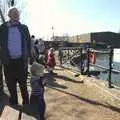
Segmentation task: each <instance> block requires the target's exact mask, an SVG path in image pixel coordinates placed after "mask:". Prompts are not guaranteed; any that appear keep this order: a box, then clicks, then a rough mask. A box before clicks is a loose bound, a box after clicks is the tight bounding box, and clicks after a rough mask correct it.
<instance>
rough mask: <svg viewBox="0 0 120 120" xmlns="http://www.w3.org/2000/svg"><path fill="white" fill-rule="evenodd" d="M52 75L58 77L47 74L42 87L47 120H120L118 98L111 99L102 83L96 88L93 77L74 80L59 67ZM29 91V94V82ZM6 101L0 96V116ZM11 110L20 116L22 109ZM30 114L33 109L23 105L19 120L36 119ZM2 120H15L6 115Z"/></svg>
mask: <svg viewBox="0 0 120 120" xmlns="http://www.w3.org/2000/svg"><path fill="white" fill-rule="evenodd" d="M55 72H56V73H57V75H53V76H52V75H48V82H47V87H46V88H45V101H46V120H120V99H119V98H118V99H116V98H115V97H114V96H112V94H113V93H111V92H109V90H108V89H107V87H106V86H105V87H104V86H101V84H103V82H102V83H100V84H97V85H96V83H97V82H96V80H95V79H94V78H88V77H85V76H80V77H75V76H74V74H73V73H71V72H70V71H68V70H66V69H63V68H59V67H56V69H55ZM28 88H29V91H30V87H29V82H28ZM6 91H7V90H6ZM106 91H107V92H106ZM6 93H7V94H8V92H6ZM18 93H19V102H20V103H21V95H20V92H19V91H18ZM110 93H111V94H110ZM118 97H119V96H118ZM7 98H8V97H7V96H4V98H3V97H0V100H1V102H0V108H1V109H0V113H1V115H2V114H3V111H4V109H5V106H9V104H8V103H7V102H8V99H7ZM12 108H14V109H15V110H16V111H18V112H16V114H18V116H20V114H21V112H20V110H21V106H17V107H12ZM32 112H34V113H35V106H25V107H24V108H22V114H21V117H20V119H19V120H36V116H35V115H34V114H33V113H32ZM13 114H14V113H13ZM8 116H9V114H8ZM5 120H16V119H12V117H11V116H9V119H5Z"/></svg>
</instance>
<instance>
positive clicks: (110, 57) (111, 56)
mask: <svg viewBox="0 0 120 120" xmlns="http://www.w3.org/2000/svg"><path fill="white" fill-rule="evenodd" d="M112 69H113V48H112V47H111V46H110V55H109V75H108V87H109V88H112V87H113V86H112V82H111V74H112Z"/></svg>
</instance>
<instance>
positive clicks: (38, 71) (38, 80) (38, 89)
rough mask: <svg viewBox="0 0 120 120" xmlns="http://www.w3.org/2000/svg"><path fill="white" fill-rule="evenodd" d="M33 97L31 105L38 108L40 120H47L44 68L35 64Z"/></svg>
mask: <svg viewBox="0 0 120 120" xmlns="http://www.w3.org/2000/svg"><path fill="white" fill-rule="evenodd" d="M31 74H32V77H31V88H32V91H31V96H30V104H36V105H37V108H38V112H39V115H38V120H45V117H44V116H45V100H44V85H45V81H44V80H45V76H44V66H43V65H41V64H39V63H37V62H33V64H32V66H31Z"/></svg>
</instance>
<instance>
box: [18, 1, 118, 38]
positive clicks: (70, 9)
mask: <svg viewBox="0 0 120 120" xmlns="http://www.w3.org/2000/svg"><path fill="white" fill-rule="evenodd" d="M20 1H21V4H19V5H18V6H19V8H20V10H21V21H22V22H23V23H25V24H27V25H28V27H29V30H30V33H31V34H34V35H35V36H36V37H41V38H45V39H49V38H50V37H51V36H52V35H53V32H54V35H69V36H72V35H79V34H83V33H90V32H101V31H112V32H120V14H119V11H120V0H19V2H20ZM23 1H24V2H23ZM52 27H53V29H52Z"/></svg>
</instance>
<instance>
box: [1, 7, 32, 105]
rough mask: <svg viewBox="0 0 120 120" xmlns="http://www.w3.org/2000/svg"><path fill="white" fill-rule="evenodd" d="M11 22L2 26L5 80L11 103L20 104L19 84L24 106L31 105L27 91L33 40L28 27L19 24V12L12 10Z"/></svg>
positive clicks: (2, 58) (10, 12)
mask: <svg viewBox="0 0 120 120" xmlns="http://www.w3.org/2000/svg"><path fill="white" fill-rule="evenodd" d="M8 16H9V18H10V19H9V21H8V22H5V23H3V24H2V25H1V26H0V38H1V39H0V47H1V61H2V64H3V66H4V74H5V80H6V83H7V87H8V90H9V93H10V98H9V102H10V104H12V105H15V104H18V96H17V82H18V83H19V86H20V90H21V95H22V99H23V101H22V104H28V103H29V95H28V90H27V73H28V71H27V70H28V58H29V57H30V56H31V39H30V33H29V30H28V27H27V26H26V25H24V24H21V23H20V22H19V11H18V9H17V8H11V9H10V10H9V12H8Z"/></svg>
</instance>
